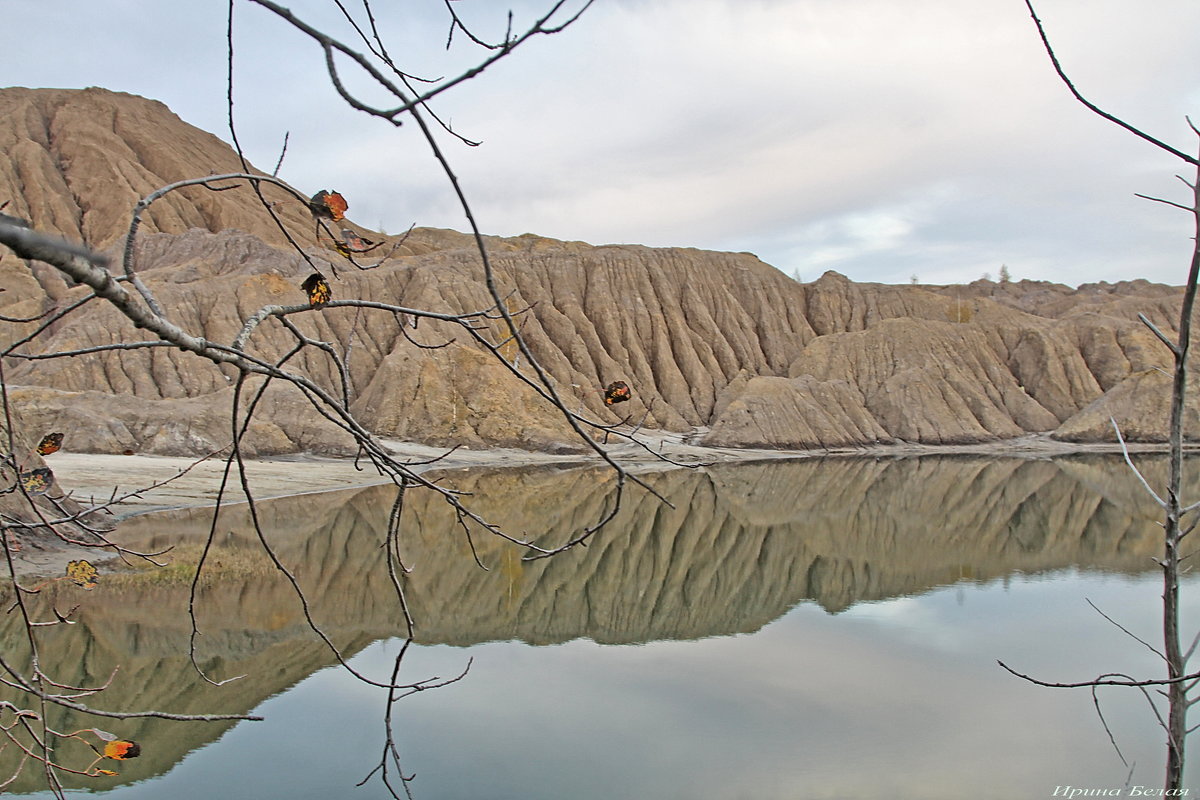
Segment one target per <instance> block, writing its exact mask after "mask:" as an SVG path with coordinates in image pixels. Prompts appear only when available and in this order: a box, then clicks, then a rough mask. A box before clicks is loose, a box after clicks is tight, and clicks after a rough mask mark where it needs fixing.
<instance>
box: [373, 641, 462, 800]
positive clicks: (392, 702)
mask: <svg viewBox="0 0 1200 800" xmlns="http://www.w3.org/2000/svg"><path fill="white" fill-rule="evenodd" d="M412 643H413V640H412V639H411V638H410V639H405V640H404V644H403V645H402V646H401V648H400V652H399V653H397V654H396V659H395V661H394V662H392V674H391V677H390V678H389V679H388V683H389V687H388V690H387V703H386V704H385V706H384V713H383V732H384V739H383V754H382V755H381V756H380V758H379V764H377V765H376V766H375V768H374V769H372V770H371V771H370V772H368V773H367V776H366V777H365V778H363V779H362V780H361V781H359V782H358V783H357V784H355V785H356V786H363V785H365V784H366V783H367V781H369V780H371V778H372V777H373V776H374V775H375V774H376V773H378V774H379V779H380V780H381V781H382V782H383V785H384V786H386V787H387V790H388V792H390V793H391V795H392V797H395V798H399V797H400V795H399V794H398V792H397V790H396V784H395V783H394V782H393V781H394V780H399V781H400V788H401V789H403V791H404V795H405V797H407V798H410V800H411V798H412V792H411V791H410V790H409V782H410V781H412V779H413V778H414V777H416V776H415V775H405V774H404V768H403V767H402V766H401V765H400V751H399V749H398V748H397V747H396V735H395V729H394V727H393V722H394V720H393V717H392V714H393V712H394V711H395V708H396V703H398V702H399V701H401V700H403V699H404V698H405V697H408V696H410V695H414V694H416V693H418V692H424V691H428V690H430V689H440V688H442V687H444V686H449V685H450V684H452V683H458V682H459V681H461V680H462V679H463V678H465V677H467V673H468V672H469V671H470V669H471V664H472V663H473V661H474V659H468V660H467V665H466V666H465V667H464V668H463V671H462V672H460V673H459V674H458V675H456V676H454V677H453V678H437V677H434V678H426V679H425V680H423V681H418V682H417V683H410V684H407V685H403V684H400V683H399V681H400V666H401V664H402V663H403V661H404V654H405V653H407V652H408V647H409V645H411V644H412ZM393 770H394V774H393Z"/></svg>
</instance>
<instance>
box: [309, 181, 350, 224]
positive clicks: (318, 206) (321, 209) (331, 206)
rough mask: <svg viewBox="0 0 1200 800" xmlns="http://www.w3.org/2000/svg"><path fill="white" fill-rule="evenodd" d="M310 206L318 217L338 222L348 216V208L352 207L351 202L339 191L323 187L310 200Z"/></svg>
mask: <svg viewBox="0 0 1200 800" xmlns="http://www.w3.org/2000/svg"><path fill="white" fill-rule="evenodd" d="M308 207H309V208H310V209H312V212H313V214H315V215H317V216H318V217H324V218H325V219H331V220H333V221H334V222H338V221H339V220H341V219H342V218H344V217H345V216H346V209H348V208H349V207H350V204H349V203H347V202H346V198H344V197H342V196H341V195H340V194H338V193H337V192H332V191H330V190H328V189H322V190H321V191H319V192H317V193H316V194H314V195H313V196H312V198H311V199H310V200H309V201H308Z"/></svg>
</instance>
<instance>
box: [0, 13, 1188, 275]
mask: <svg viewBox="0 0 1200 800" xmlns="http://www.w3.org/2000/svg"><path fill="white" fill-rule="evenodd" d="M572 2H574V3H576V5H574V6H571V8H578V2H579V0H568V3H572ZM284 4H285V5H288V6H289V7H290V8H292V10H293V11H294V12H295V13H296V14H297V15H298V16H299V17H301V18H302V19H305V20H308V21H311V22H313V23H314V24H318V25H320V26H323V27H324V28H325V29H326V30H328V31H329V32H330V33H332V34H334V35H335V36H337V37H339V38H342V39H343V40H344V41H346V42H347V43H353V42H354V36H353V32H352V31H350V30H348V28H347V26H346V25H345V23H344V21H343V20H342V19H341V18H340V16H339V15H338V13H337V12H336V9H335V8H334V7H333V6H334V4H333V3H332V2H329V1H328V0H293V1H292V2H290V3H288V2H285V3H284ZM344 4H345V5H346V7H347V8H348V9H351V10H352V11H353V10H358V9H360V8H361V4H360V3H359V2H358V0H344ZM376 5H377V6H378V8H377V11H378V12H379V13H380V20H379V21H380V23H381V26H382V29H383V31H384V35H385V37H386V38H387V40H388V43H389V46H390V47H391V51H392V54H393V56H394V57H395V58H396V60H397V62H398V63H399V65H400V66H402V67H403V68H405V69H406V70H407V71H408V72H410V73H413V74H416V75H420V76H426V77H439V76H442V75H455V74H457V73H458V72H459V71H461V69H462V68H463V66H464V65H466V64H468V63H470V62H472V61H473V60H478V59H479V57H480V55H481V54H480V52H479V51H478V50H475V49H472V48H470V47H468V46H460V44H459V42H460V41H461V37H459V39H458V40H456V44H455V46H454V47H453V48H452V49H451V51H450V52H449V53H447V52H446V51H445V49H444V44H445V39H446V32H447V29H448V25H447V16H446V11H445V8H444V6H443V4H442V3H441V2H440V0H409V2H404V3H398V2H394V0H389V1H388V2H382V1H381V0H380V1H378V2H377V3H376ZM549 5H550V2H549V0H512V2H510V3H505V2H503V0H456V2H455V4H454V6H455V8H456V9H458V10H459V11H460V13H462V14H463V15H465V16H466V15H469V16H470V18H471V19H473V20H476V21H477V23H478V24H479V26H480V30H481V31H482V32H484V33H486V34H491V35H493V36H495V37H501V36H502V35H503V31H504V26H505V21H506V13H505V12H506V10H507V9H509V8H512V9H513V10H514V13H515V23H514V27H515V28H521V26H522V25H525V24H527V23H528V22H529V21H530V20H531V19H532V18H533V16H534V15H535V13H536V12H538V11H540V10H544V9H546V8H548V7H549ZM225 6H226V4H225V3H221V2H211V1H210V2H204V3H192V2H164V1H163V0H157V2H156V1H155V0H138V1H137V2H134V1H133V0H107V2H104V3H97V2H94V0H86V1H85V0H4V7H5V8H4V19H3V29H2V31H0V42H2V43H3V49H4V54H5V65H4V68H3V71H2V72H0V80H2V81H3V83H4V84H5V85H16V86H31V87H86V86H102V87H105V88H108V89H114V90H119V91H127V92H132V93H135V94H140V95H144V96H147V97H152V98H154V99H157V100H161V101H163V102H164V103H166V104H167V105H168V106H170V107H171V109H172V110H173V111H175V112H176V113H177V114H178V115H179V116H180V117H182V118H183V119H184V120H186V121H187V122H190V123H192V124H194V125H196V126H198V127H201V128H204V129H205V130H208V131H210V132H212V133H215V134H217V135H218V136H221V137H222V138H224V139H226V140H228V139H229V132H228V127H227V122H226V108H225V80H226V47H225V25H226V19H225V14H226V8H225ZM393 9H401V10H400V11H395V10H393ZM1038 11H1039V15H1040V16H1041V17H1042V19H1043V21H1044V22H1045V24H1046V26H1047V28H1048V31H1049V34H1050V36H1051V38H1052V40H1053V42H1054V44H1055V46H1056V49H1057V50H1058V53H1059V57H1060V59H1061V60H1062V62H1063V63H1064V66H1065V67H1066V69H1067V70H1068V72H1069V73H1070V74H1071V75H1072V77H1073V79H1074V80H1075V82H1076V84H1077V86H1078V87H1079V88H1080V90H1081V91H1082V92H1083V93H1084V94H1085V95H1086V96H1088V97H1089V98H1090V99H1091V100H1093V101H1094V102H1096V103H1098V104H1099V105H1101V106H1102V107H1104V108H1106V109H1107V110H1109V111H1111V112H1113V113H1115V114H1118V115H1120V116H1122V117H1124V118H1126V119H1128V120H1129V121H1130V122H1133V123H1134V124H1137V125H1139V126H1140V127H1143V128H1144V129H1146V130H1148V131H1150V132H1152V133H1153V134H1154V135H1156V136H1158V137H1160V138H1163V139H1165V140H1167V141H1169V142H1170V143H1172V144H1174V145H1175V146H1176V147H1179V148H1180V149H1184V150H1187V151H1188V152H1194V151H1195V149H1196V141H1195V138H1196V137H1195V136H1194V135H1193V134H1191V132H1190V131H1189V130H1188V128H1187V125H1186V122H1185V120H1184V116H1185V115H1186V114H1190V115H1191V116H1192V118H1193V119H1196V120H1198V121H1200V41H1198V40H1200V2H1197V0H1154V2H1153V3H1137V2H1134V1H1133V0H1040V2H1039V3H1038ZM235 19H236V26H237V28H236V34H235V41H236V51H235V64H236V67H235V70H236V71H235V82H236V88H235V119H236V123H237V126H238V133H239V136H240V138H241V140H242V143H243V145H244V146H245V148H246V150H247V155H248V156H249V157H250V159H251V161H253V162H254V163H255V164H256V165H257V166H258V167H259V168H262V169H267V170H270V169H271V168H272V166H273V165H274V163H275V160H276V159H277V158H278V155H279V149H280V145H281V143H282V141H283V136H284V133H285V132H290V144H289V147H288V152H287V158H286V160H285V161H284V165H283V169H282V170H281V173H280V174H281V177H283V178H285V179H286V180H288V181H290V182H291V183H292V184H294V185H295V186H297V187H298V188H300V189H301V190H303V191H305V192H315V191H316V190H318V189H323V188H330V189H336V190H338V191H341V192H342V193H343V194H344V195H345V196H346V198H347V199H348V200H349V202H350V217H351V219H353V220H354V221H355V222H358V223H359V224H361V225H364V226H366V227H369V228H375V229H379V228H382V229H384V230H387V231H388V232H392V233H395V232H399V231H401V230H403V229H405V228H407V227H408V226H409V225H410V224H412V223H414V222H415V223H416V224H418V225H430V226H438V227H448V228H455V229H457V230H465V229H466V227H467V226H466V222H465V219H464V217H463V214H462V211H461V209H460V208H459V207H458V206H457V204H456V201H455V199H454V196H453V194H452V193H451V191H450V188H449V186H448V184H447V181H446V179H445V177H444V176H443V175H442V174H441V173H440V172H439V171H438V168H437V165H436V163H435V162H434V161H433V160H432V159H431V157H430V154H429V149H428V147H426V146H424V145H423V143H422V142H421V140H420V139H419V138H418V137H417V136H416V135H415V130H413V126H411V125H408V126H405V128H404V129H402V130H399V131H398V130H395V129H393V128H391V127H390V126H389V125H387V124H385V123H382V122H379V121H377V120H373V119H370V118H368V117H367V116H365V115H363V114H361V113H359V112H355V111H352V110H349V109H345V108H344V107H343V104H342V103H341V102H340V100H338V98H337V96H336V94H335V92H334V91H333V89H332V88H331V86H330V82H329V79H328V77H327V76H326V74H325V72H324V64H323V57H322V55H321V52H320V50H319V48H317V47H316V46H315V45H314V44H313V43H312V41H311V40H309V39H308V38H307V37H304V36H302V35H300V34H299V33H297V32H296V31H294V30H293V29H291V28H290V27H289V26H287V25H286V24H285V23H283V22H281V21H280V20H279V19H278V18H276V17H274V15H272V14H270V13H269V12H267V11H265V10H264V9H262V8H260V7H258V6H255V5H252V4H251V3H249V2H246V0H237V6H236V12H235ZM346 69H347V71H349V66H347V67H346ZM349 80H351V81H353V80H354V79H353V77H351V78H349ZM355 85H360V84H358V83H357V82H355ZM375 99H378V96H377V95H376V96H375ZM435 110H437V111H439V113H440V114H441V115H442V116H443V117H444V118H446V119H448V120H451V121H452V123H453V126H454V127H455V129H456V130H458V131H460V132H461V133H463V134H464V135H466V136H468V137H471V138H473V139H478V140H481V141H482V142H483V144H482V145H481V146H480V147H477V148H469V147H466V146H464V145H461V144H459V143H457V142H455V141H454V140H452V139H450V138H449V137H447V136H443V137H441V138H442V140H443V143H444V145H445V147H446V151H447V155H448V157H449V159H450V162H451V164H452V166H453V168H454V169H455V171H456V172H457V174H458V175H459V178H460V180H461V182H462V185H463V188H464V189H465V191H466V192H467V194H468V196H469V198H470V200H471V202H472V205H473V209H474V212H475V216H476V219H477V220H478V222H479V225H480V227H481V228H482V229H483V230H484V232H486V233H494V234H501V235H516V234H520V233H525V232H531V233H537V234H540V235H543V236H551V237H555V238H560V239H577V240H582V241H586V242H590V243H593V244H605V243H637V244H647V245H655V246H685V247H700V248H705V249H714V250H734V251H743V250H744V251H749V252H752V253H754V254H756V255H757V256H759V257H760V258H762V259H763V260H764V261H766V262H768V263H770V264H772V265H774V266H776V267H778V268H779V269H780V270H782V271H784V272H785V273H788V274H790V275H799V276H800V277H801V278H802V279H804V280H812V279H815V278H817V277H818V276H820V275H821V273H823V272H824V271H825V270H829V269H834V270H837V271H839V272H841V273H843V274H845V275H848V276H849V277H850V278H852V279H854V280H858V281H882V282H887V283H900V282H906V281H908V280H909V279H910V277H911V276H912V275H917V276H918V277H919V279H920V280H921V281H922V282H928V283H952V282H966V281H971V280H974V279H976V278H978V277H980V276H981V275H983V274H984V273H991V275H992V276H993V277H995V276H996V275H997V274H998V272H999V269H1000V266H1001V264H1005V265H1007V266H1008V268H1009V270H1010V272H1011V273H1012V275H1013V277H1014V278H1034V279H1045V280H1053V281H1059V282H1063V283H1069V284H1072V285H1075V284H1079V283H1082V282H1089V281H1095V280H1108V281H1116V280H1123V279H1130V278H1139V277H1145V278H1150V279H1152V280H1156V281H1162V282H1167V283H1182V282H1183V281H1184V279H1185V277H1186V269H1187V260H1188V255H1189V252H1190V246H1191V242H1190V237H1191V235H1192V229H1191V227H1190V224H1189V220H1188V218H1187V216H1186V215H1185V214H1183V213H1182V212H1180V211H1177V210H1174V209H1171V208H1168V207H1167V206H1164V205H1161V204H1155V203H1150V202H1147V201H1145V200H1140V199H1138V198H1136V197H1134V193H1135V192H1140V193H1143V194H1150V195H1158V196H1164V197H1167V198H1171V199H1174V200H1178V201H1184V200H1186V199H1187V196H1186V188H1185V187H1184V185H1183V184H1182V183H1180V182H1179V180H1178V179H1177V178H1176V177H1175V175H1176V174H1179V173H1181V172H1183V168H1184V166H1185V165H1183V164H1182V163H1181V162H1178V161H1175V160H1174V159H1172V158H1171V157H1169V156H1166V155H1163V154H1160V153H1159V152H1158V151H1157V150H1156V149H1155V148H1153V147H1151V146H1150V145H1147V144H1145V143H1143V142H1140V141H1138V140H1136V139H1134V138H1133V137H1131V136H1130V135H1129V134H1127V133H1124V132H1123V131H1120V130H1118V129H1116V128H1115V127H1113V126H1111V125H1110V124H1109V123H1106V122H1105V121H1103V120H1101V119H1100V118H1099V117H1096V116H1094V115H1092V114H1091V113H1090V112H1088V111H1087V110H1086V109H1084V108H1083V107H1082V106H1081V105H1079V104H1078V103H1077V102H1076V101H1075V100H1073V99H1072V98H1071V97H1070V95H1069V94H1068V93H1067V90H1066V89H1065V87H1064V86H1063V85H1062V84H1061V83H1060V82H1059V81H1058V79H1057V78H1056V77H1055V75H1054V73H1053V71H1052V68H1051V66H1050V64H1049V62H1048V60H1047V58H1046V56H1045V54H1044V53H1043V52H1042V50H1041V45H1040V42H1039V41H1038V38H1037V33H1036V30H1035V28H1034V26H1033V24H1032V21H1031V20H1030V18H1029V15H1028V12H1027V11H1026V9H1025V6H1024V4H1023V2H1022V0H907V2H904V3H898V2H894V0H596V2H595V5H594V6H593V7H592V8H591V9H589V10H588V11H587V12H586V13H585V14H584V15H583V17H582V18H581V19H580V20H579V22H578V23H577V24H576V25H575V26H574V27H572V28H570V29H569V30H567V31H566V32H564V33H562V34H559V35H557V36H553V37H543V38H538V39H535V40H532V41H530V42H529V43H528V44H526V45H524V46H523V47H522V48H520V49H519V50H518V51H516V52H515V53H514V54H512V55H511V56H509V57H508V58H507V59H505V60H504V61H502V62H500V63H498V64H497V65H495V66H494V67H493V68H491V69H490V70H489V71H487V72H486V73H484V74H483V75H482V76H480V77H478V78H476V79H475V80H474V81H471V82H468V83H465V84H462V85H460V86H458V87H456V88H455V89H452V90H451V91H450V92H448V93H447V94H446V95H443V96H442V97H441V98H440V100H439V101H438V102H437V103H435ZM1185 176H1186V177H1188V178H1189V179H1191V178H1193V177H1194V173H1192V174H1190V175H1185Z"/></svg>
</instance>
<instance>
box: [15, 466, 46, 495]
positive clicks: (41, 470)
mask: <svg viewBox="0 0 1200 800" xmlns="http://www.w3.org/2000/svg"><path fill="white" fill-rule="evenodd" d="M52 483H54V473H53V472H51V471H50V468H49V467H38V468H37V469H31V470H29V471H28V472H22V473H21V485H22V486H23V487H25V493H26V494H32V495H39V494H45V493H46V492H48V491H50V484H52Z"/></svg>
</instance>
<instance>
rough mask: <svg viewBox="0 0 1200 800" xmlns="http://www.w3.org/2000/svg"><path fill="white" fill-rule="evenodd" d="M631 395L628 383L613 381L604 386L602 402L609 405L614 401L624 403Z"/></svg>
mask: <svg viewBox="0 0 1200 800" xmlns="http://www.w3.org/2000/svg"><path fill="white" fill-rule="evenodd" d="M631 395H632V392H630V390H629V384H627V383H626V382H625V381H613V382H612V383H610V384H609V385H608V386H606V387H605V388H604V403H605V404H606V405H610V406H611V405H613V404H614V403H624V402H625V401H627V400H628V399H629V398H630V396H631Z"/></svg>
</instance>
